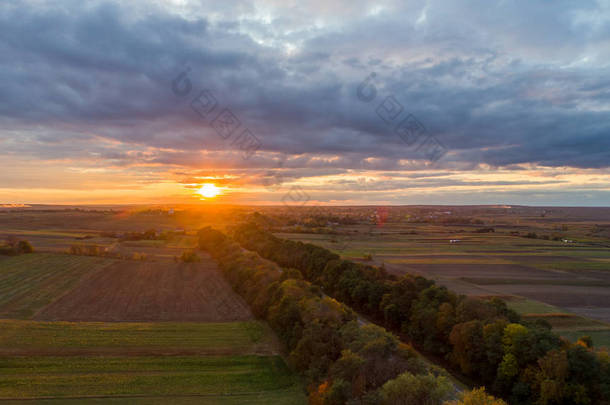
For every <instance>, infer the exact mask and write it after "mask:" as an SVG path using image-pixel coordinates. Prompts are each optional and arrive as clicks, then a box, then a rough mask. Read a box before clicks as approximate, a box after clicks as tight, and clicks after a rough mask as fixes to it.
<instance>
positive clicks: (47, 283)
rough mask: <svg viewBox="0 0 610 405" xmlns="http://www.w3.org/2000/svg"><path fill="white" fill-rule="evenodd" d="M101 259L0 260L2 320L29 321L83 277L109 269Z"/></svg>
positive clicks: (108, 261) (35, 257)
mask: <svg viewBox="0 0 610 405" xmlns="http://www.w3.org/2000/svg"><path fill="white" fill-rule="evenodd" d="M113 262H114V261H113V260H111V259H105V258H101V257H86V256H69V255H53V254H39V253H33V254H27V255H21V256H15V257H10V258H4V259H2V260H0V317H2V318H17V319H27V318H30V317H31V316H32V315H34V314H35V313H36V311H38V310H39V309H41V308H43V307H44V306H46V305H47V304H49V303H50V302H52V301H53V300H55V299H57V298H58V297H60V296H61V295H62V294H63V293H64V292H66V291H68V290H69V289H70V288H71V287H73V286H74V285H75V284H76V283H77V282H78V280H80V279H81V277H83V276H85V275H86V274H89V273H93V272H95V271H96V270H98V269H103V268H105V267H106V266H109V265H111V264H112V263H113Z"/></svg>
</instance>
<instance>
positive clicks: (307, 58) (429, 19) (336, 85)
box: [0, 0, 610, 177]
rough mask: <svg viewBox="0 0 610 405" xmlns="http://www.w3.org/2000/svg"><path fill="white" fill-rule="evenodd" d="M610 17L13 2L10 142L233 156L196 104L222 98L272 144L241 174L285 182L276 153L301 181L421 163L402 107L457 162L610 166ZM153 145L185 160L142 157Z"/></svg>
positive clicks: (120, 155) (194, 160)
mask: <svg viewBox="0 0 610 405" xmlns="http://www.w3.org/2000/svg"><path fill="white" fill-rule="evenodd" d="M608 9H609V8H608V4H607V3H605V2H594V1H583V2H578V3H575V2H569V1H561V2H559V3H557V4H554V6H553V7H550V6H548V5H545V4H544V3H532V2H525V1H522V2H512V3H508V2H498V3H493V2H487V1H482V0H481V1H479V2H471V3H469V4H468V5H467V6H466V5H464V4H463V3H458V2H442V3H441V2H435V1H427V2H424V1H416V2H409V3H406V4H405V3H404V2H384V3H379V7H378V9H375V8H374V7H371V6H369V5H368V4H367V3H359V4H355V3H354V4H351V3H350V4H348V3H337V4H336V5H333V6H325V7H321V6H320V5H319V4H316V3H304V4H302V5H298V6H294V7H293V8H291V7H289V6H288V5H286V6H284V5H283V4H282V3H280V2H278V3H277V4H276V3H269V4H268V5H267V6H266V8H264V7H262V6H261V5H260V4H256V3H250V2H246V1H243V2H242V1H240V2H235V3H231V4H227V5H226V6H224V8H223V6H220V5H216V4H215V3H214V4H213V3H209V4H208V3H187V5H186V6H185V7H183V8H181V9H171V8H168V7H165V6H162V5H159V6H150V7H146V6H144V5H143V4H140V3H138V2H136V3H134V4H132V5H130V6H124V5H120V3H118V2H95V3H87V5H85V6H83V5H81V4H80V2H75V1H74V2H73V1H67V2H65V3H64V7H53V6H52V5H50V4H47V3H42V4H41V3H33V2H27V1H22V2H16V3H11V4H3V5H0V38H2V40H1V41H0V52H1V53H2V55H3V62H2V64H1V65H0V81H1V83H2V91H1V92H0V125H1V128H2V130H1V131H0V142H2V143H1V145H2V146H3V149H4V152H3V153H5V154H21V155H33V156H36V157H38V158H40V159H58V158H64V159H70V158H72V159H86V158H87V157H88V156H90V155H91V154H92V153H93V154H95V156H98V157H99V158H100V159H106V160H108V161H112V162H115V163H116V164H120V165H129V164H130V162H131V163H137V162H141V161H142V159H145V160H147V162H149V163H154V164H159V165H177V166H180V165H182V166H185V167H197V166H201V165H204V164H205V163H199V162H198V156H199V155H198V154H197V151H199V150H204V149H205V150H211V151H226V150H227V148H228V146H227V142H223V141H222V140H221V139H220V138H219V137H218V136H217V135H216V133H215V132H214V130H213V129H212V128H211V127H210V126H209V121H204V120H202V119H201V118H200V117H198V116H197V115H196V114H195V113H194V112H193V111H192V110H191V109H190V107H189V102H190V100H191V99H192V98H193V97H194V96H196V94H197V92H198V91H199V90H200V89H203V88H207V89H209V90H210V91H212V93H213V94H214V95H215V96H216V97H217V99H218V102H219V108H218V109H217V111H220V109H221V107H229V108H230V109H231V110H232V111H233V112H234V113H235V114H236V115H237V116H238V118H239V119H240V120H241V122H242V125H243V127H247V128H249V129H250V130H251V131H252V132H253V133H255V134H256V136H257V137H259V138H260V139H261V141H262V147H261V153H262V155H261V157H260V158H258V159H250V160H248V161H243V160H242V161H239V159H237V158H236V157H235V156H233V158H230V159H233V160H231V161H230V162H231V164H233V165H240V166H244V167H253V168H257V169H264V168H271V169H273V168H275V167H276V166H275V165H276V163H275V162H274V160H273V159H271V158H267V157H266V156H267V155H265V153H272V152H273V153H286V154H288V155H295V156H294V157H293V158H292V164H293V167H292V168H291V169H292V170H294V171H298V170H305V169H315V168H326V169H328V170H330V172H335V171H339V172H341V171H343V172H345V171H347V170H350V169H373V167H371V166H370V165H369V166H367V164H363V161H362V159H364V158H367V157H371V158H377V159H378V163H376V164H377V167H374V169H375V170H406V169H408V167H406V166H404V165H400V164H398V161H399V160H401V159H403V160H405V159H406V160H410V159H419V160H423V159H422V156H421V155H420V154H419V153H418V152H417V151H415V150H413V148H408V147H406V145H404V143H402V141H401V140H400V139H399V138H398V137H397V136H396V135H395V134H394V133H393V132H392V127H391V126H389V125H387V124H385V123H384V122H383V121H382V120H381V119H380V118H379V117H378V116H377V114H376V113H375V108H376V107H377V105H378V104H379V103H380V102H381V101H383V100H384V98H385V97H387V96H390V95H394V96H395V97H396V99H397V100H398V101H399V102H400V103H401V104H402V105H403V107H404V112H405V113H407V112H409V113H412V114H414V115H415V116H416V117H417V118H418V119H419V120H420V121H421V122H422V123H424V125H425V126H426V128H427V129H428V131H429V132H430V133H431V134H434V135H435V136H436V137H437V138H438V139H439V140H441V141H442V142H443V143H444V144H445V145H446V146H447V147H448V148H449V150H450V151H451V152H450V153H449V154H448V155H447V156H446V157H445V158H444V163H442V164H444V165H447V167H453V168H456V167H467V168H472V167H476V165H478V164H489V165H492V166H510V165H515V164H524V163H535V164H540V165H544V166H558V167H559V166H574V167H582V168H606V167H609V166H610V81H609V80H608V73H609V70H610V67H609V65H608V63H607V61H608V60H610V59H609V57H610V47H608V45H607V43H606V42H605V41H606V40H605V38H607V35H608V33H610V18H607V17H603V15H604V12H607V11H608ZM339 11H340V12H341V13H343V14H342V15H343V16H344V18H336V17H334V16H335V15H336V14H335V13H337V12H339ZM605 15H608V14H607V13H606V14H605ZM187 65H188V66H189V67H190V68H191V71H190V73H189V78H190V80H191V82H192V84H193V90H192V92H191V93H190V94H189V96H188V97H185V98H183V99H181V98H178V97H176V96H175V95H174V94H173V93H172V92H171V81H172V79H174V78H175V77H176V75H178V74H179V73H180V72H181V71H182V70H183V69H184V68H185V66H187ZM372 71H375V72H376V73H377V77H376V80H375V86H376V88H377V97H376V99H375V100H374V101H373V102H371V103H368V104H366V103H363V102H362V101H360V100H359V99H358V98H357V97H356V88H357V86H358V85H359V83H360V82H361V81H362V80H363V79H364V78H365V77H366V76H367V75H368V74H369V73H370V72H372ZM74 140H76V141H74ZM101 140H106V141H101ZM111 141H119V142H120V143H121V145H115V144H113V143H112V142H111ZM146 148H153V149H155V148H157V149H159V148H161V149H171V151H163V150H161V151H156V152H150V153H151V154H150V155H141V154H140V155H139V154H137V153H128V152H129V151H130V150H144V149H146ZM333 156H339V157H340V158H339V159H338V160H337V159H336V160H333V159H330V158H332V157H333ZM317 157H328V158H329V159H326V160H325V159H316V158H317ZM379 162H382V163H379ZM417 167H418V166H417V165H415V166H413V168H414V169H416V168H417ZM294 177H297V175H296V174H295V175H294Z"/></svg>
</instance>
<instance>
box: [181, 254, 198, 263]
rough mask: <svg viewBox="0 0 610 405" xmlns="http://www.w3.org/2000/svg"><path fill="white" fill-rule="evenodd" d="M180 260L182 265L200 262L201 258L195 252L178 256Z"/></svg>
mask: <svg viewBox="0 0 610 405" xmlns="http://www.w3.org/2000/svg"><path fill="white" fill-rule="evenodd" d="M180 260H181V261H183V262H184V263H196V262H200V261H201V258H200V257H199V255H198V254H197V253H195V252H183V253H182V256H180Z"/></svg>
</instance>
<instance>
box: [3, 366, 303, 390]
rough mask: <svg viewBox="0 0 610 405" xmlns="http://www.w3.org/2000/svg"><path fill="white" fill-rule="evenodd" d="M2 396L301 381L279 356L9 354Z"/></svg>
mask: <svg viewBox="0 0 610 405" xmlns="http://www.w3.org/2000/svg"><path fill="white" fill-rule="evenodd" d="M0 369H1V370H2V373H0V397H4V398H37V397H58V398H61V397H77V396H83V397H86V396H106V395H108V396H116V395H146V396H156V395H200V394H214V395H218V394H226V393H231V394H240V393H252V392H264V391H270V390H279V389H286V388H289V387H292V386H294V385H295V384H297V383H298V381H297V380H296V378H295V376H294V375H293V374H292V373H291V372H290V370H289V369H288V368H287V367H286V364H285V363H284V361H283V360H282V358H281V357H279V356H264V357H262V356H219V357H195V356H189V357H183V356H165V357H130V358H124V357H8V358H3V359H1V360H0Z"/></svg>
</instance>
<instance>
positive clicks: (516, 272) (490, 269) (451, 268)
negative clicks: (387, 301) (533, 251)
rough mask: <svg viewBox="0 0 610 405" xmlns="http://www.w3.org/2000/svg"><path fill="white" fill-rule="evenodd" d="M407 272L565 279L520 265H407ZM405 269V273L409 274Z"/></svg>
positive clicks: (482, 276)
mask: <svg viewBox="0 0 610 405" xmlns="http://www.w3.org/2000/svg"><path fill="white" fill-rule="evenodd" d="M405 267H408V269H409V270H412V271H415V272H417V273H420V274H421V275H424V276H442V277H456V278H457V277H472V278H479V277H480V278H502V279H506V278H513V279H522V278H525V279H554V278H557V279H559V278H565V277H566V276H565V275H564V274H561V273H558V272H553V271H547V270H539V269H535V268H532V267H528V266H523V265H520V264H478V263H470V264H464V263H454V264H445V263H439V264H436V263H435V264H421V263H413V264H409V265H408V266H405ZM409 270H407V269H406V268H405V272H409Z"/></svg>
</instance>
